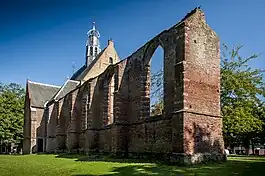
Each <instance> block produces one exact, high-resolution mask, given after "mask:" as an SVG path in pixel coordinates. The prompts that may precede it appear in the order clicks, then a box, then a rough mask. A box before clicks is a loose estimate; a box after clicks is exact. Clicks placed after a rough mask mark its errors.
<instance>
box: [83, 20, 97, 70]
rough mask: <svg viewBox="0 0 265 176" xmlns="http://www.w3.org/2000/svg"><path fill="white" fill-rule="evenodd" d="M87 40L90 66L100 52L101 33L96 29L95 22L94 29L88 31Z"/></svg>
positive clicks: (87, 56) (87, 57)
mask: <svg viewBox="0 0 265 176" xmlns="http://www.w3.org/2000/svg"><path fill="white" fill-rule="evenodd" d="M87 36H88V38H87V41H86V66H87V67H88V66H89V65H90V63H91V62H92V61H93V60H94V59H95V58H96V56H97V55H98V53H100V51H101V49H100V43H99V37H100V34H99V32H98V30H96V24H95V22H93V26H92V29H90V30H89V31H88V32H87Z"/></svg>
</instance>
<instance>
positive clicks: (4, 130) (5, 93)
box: [0, 83, 25, 144]
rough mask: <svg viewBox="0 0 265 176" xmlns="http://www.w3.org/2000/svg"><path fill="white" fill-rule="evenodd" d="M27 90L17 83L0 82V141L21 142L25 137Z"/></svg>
mask: <svg viewBox="0 0 265 176" xmlns="http://www.w3.org/2000/svg"><path fill="white" fill-rule="evenodd" d="M24 97H25V90H24V88H22V87H21V86H20V85H18V84H16V83H11V84H6V85H4V84H0V143H2V144H3V143H5V144H7V143H11V142H14V143H17V144H20V143H21V140H22V137H23V113H24V111H23V107H24Z"/></svg>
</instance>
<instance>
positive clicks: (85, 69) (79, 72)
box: [71, 48, 106, 80]
mask: <svg viewBox="0 0 265 176" xmlns="http://www.w3.org/2000/svg"><path fill="white" fill-rule="evenodd" d="M105 50H106V48H104V49H103V50H102V51H101V52H100V53H98V55H97V56H96V58H95V59H94V60H93V61H92V62H91V63H90V64H89V66H88V67H86V65H83V66H82V67H81V68H80V69H79V70H77V71H76V72H75V73H74V74H73V76H72V77H71V80H82V77H81V76H85V75H86V74H87V73H88V72H89V70H90V69H91V68H92V67H93V66H94V65H95V63H96V62H97V60H98V59H99V58H100V57H101V55H102V54H103V53H104V51H105Z"/></svg>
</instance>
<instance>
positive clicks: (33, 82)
mask: <svg viewBox="0 0 265 176" xmlns="http://www.w3.org/2000/svg"><path fill="white" fill-rule="evenodd" d="M28 83H31V84H39V85H43V86H47V87H57V88H60V87H61V86H57V85H52V84H45V83H40V82H35V81H30V80H28Z"/></svg>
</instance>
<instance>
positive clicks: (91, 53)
mask: <svg viewBox="0 0 265 176" xmlns="http://www.w3.org/2000/svg"><path fill="white" fill-rule="evenodd" d="M92 55H93V47H92V46H91V47H90V56H92Z"/></svg>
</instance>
